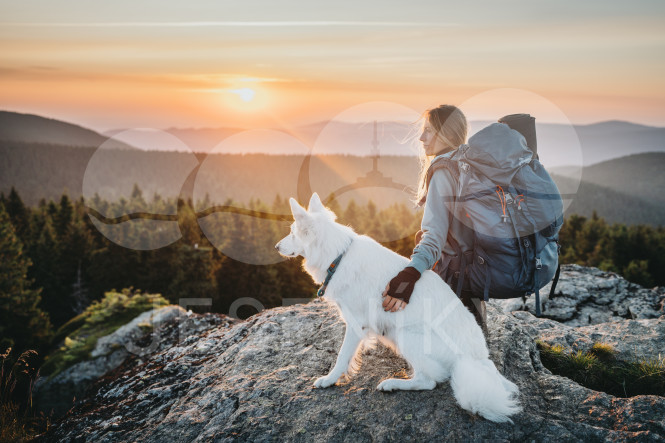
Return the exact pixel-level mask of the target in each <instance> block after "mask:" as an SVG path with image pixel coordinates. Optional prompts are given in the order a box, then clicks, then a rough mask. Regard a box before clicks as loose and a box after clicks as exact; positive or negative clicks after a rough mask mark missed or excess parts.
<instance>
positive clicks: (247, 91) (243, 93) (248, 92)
mask: <svg viewBox="0 0 665 443" xmlns="http://www.w3.org/2000/svg"><path fill="white" fill-rule="evenodd" d="M229 92H230V93H232V94H237V95H238V96H239V97H240V99H241V100H242V101H244V102H251V101H252V100H254V96H255V95H256V91H255V90H253V89H251V88H241V89H229Z"/></svg>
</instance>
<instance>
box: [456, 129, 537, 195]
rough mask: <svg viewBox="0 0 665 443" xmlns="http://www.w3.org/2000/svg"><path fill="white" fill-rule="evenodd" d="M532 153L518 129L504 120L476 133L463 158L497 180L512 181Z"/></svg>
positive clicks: (493, 179) (531, 156) (499, 181)
mask: <svg viewBox="0 0 665 443" xmlns="http://www.w3.org/2000/svg"><path fill="white" fill-rule="evenodd" d="M532 158H533V153H532V152H531V151H530V150H529V148H528V147H527V145H526V140H525V139H524V137H523V136H522V134H520V133H519V132H517V131H515V130H514V129H510V127H508V125H504V124H503V123H493V124H491V125H489V126H487V127H486V128H483V129H481V130H480V131H478V132H477V133H476V134H474V135H473V136H472V137H471V138H470V139H469V143H468V144H467V146H466V147H465V150H464V152H463V153H462V157H461V160H462V161H465V162H467V163H468V164H469V165H470V166H471V167H472V168H474V169H475V170H476V171H478V172H480V173H481V174H483V175H485V176H486V177H488V178H489V179H491V180H492V181H494V182H497V183H510V182H511V181H512V179H513V176H514V175H515V174H516V173H517V171H518V170H519V169H520V167H522V166H523V165H526V164H528V163H529V162H530V161H531V159H532Z"/></svg>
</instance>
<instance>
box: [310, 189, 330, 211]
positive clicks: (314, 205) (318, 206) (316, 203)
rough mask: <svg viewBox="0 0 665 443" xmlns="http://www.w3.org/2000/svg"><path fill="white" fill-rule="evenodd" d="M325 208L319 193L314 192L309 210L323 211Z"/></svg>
mask: <svg viewBox="0 0 665 443" xmlns="http://www.w3.org/2000/svg"><path fill="white" fill-rule="evenodd" d="M325 209H326V208H325V207H324V206H323V203H321V199H320V198H319V194H317V193H316V192H315V193H314V194H312V197H311V198H310V199H309V208H307V210H308V211H309V212H323V211H325Z"/></svg>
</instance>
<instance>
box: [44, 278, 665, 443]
mask: <svg viewBox="0 0 665 443" xmlns="http://www.w3.org/2000/svg"><path fill="white" fill-rule="evenodd" d="M590 272H591V277H590V279H591V278H593V279H595V278H596V275H595V271H590ZM488 313H489V330H490V338H489V340H488V345H489V347H490V351H491V358H492V360H493V361H494V362H495V364H496V365H497V368H498V369H499V370H500V371H501V372H502V373H503V374H504V375H505V376H506V377H507V378H508V379H510V380H512V381H514V382H515V383H516V384H517V385H518V386H519V388H520V392H521V396H520V401H521V404H522V406H523V412H521V413H520V414H518V415H516V416H515V417H514V420H515V423H514V425H511V424H495V423H492V422H489V421H487V420H484V419H482V418H479V417H477V416H472V415H470V414H469V413H467V412H466V411H464V410H463V409H461V408H460V407H459V406H457V404H456V402H455V400H454V398H453V396H452V390H451V388H450V385H449V384H448V383H443V384H440V385H438V386H437V387H436V388H435V389H434V390H432V391H414V392H405V391H398V392H391V393H385V392H379V391H376V389H375V388H376V386H377V385H378V383H379V382H380V381H381V380H382V379H385V378H387V377H392V376H395V375H397V376H406V375H407V374H408V367H407V364H406V362H405V361H404V360H402V359H401V358H399V357H397V356H395V355H394V354H392V353H391V352H390V351H389V350H387V349H385V348H383V347H381V346H377V347H374V348H372V347H368V348H366V349H364V350H363V352H362V354H361V355H362V362H361V366H360V370H359V372H358V374H356V375H355V376H353V377H351V378H350V379H347V380H342V381H340V382H338V383H337V384H336V385H335V386H333V387H331V388H328V389H314V388H312V386H311V385H312V383H313V381H314V380H315V379H316V378H317V377H319V376H321V375H324V374H326V373H327V372H328V370H329V369H330V368H331V367H332V365H333V364H334V362H335V358H336V355H337V351H338V349H339V347H340V346H341V341H342V338H343V333H344V327H345V326H344V324H343V322H342V321H341V319H340V317H339V315H338V313H337V310H336V309H335V308H334V307H332V306H330V305H328V304H327V303H326V302H325V301H323V300H315V301H312V302H310V303H308V304H306V305H296V306H290V307H286V308H275V309H271V310H268V311H263V312H262V313H259V314H257V315H255V316H253V317H250V318H249V319H248V320H246V321H245V322H242V323H239V324H237V325H234V326H233V327H231V328H220V327H216V326H212V327H209V328H204V329H202V330H200V331H199V332H195V331H194V330H192V332H191V334H190V335H189V336H187V337H184V336H181V340H179V341H171V342H173V343H174V344H173V345H172V346H168V347H164V348H160V349H159V350H157V351H155V352H154V353H152V354H149V355H147V356H145V357H139V356H136V355H130V356H129V357H128V358H127V359H126V360H125V361H124V363H123V364H121V365H120V366H119V367H117V368H116V369H115V370H113V371H111V372H110V373H108V374H107V375H105V376H104V377H102V378H101V379H100V380H99V381H98V382H97V383H96V384H95V386H93V387H92V388H91V389H90V391H89V393H90V395H89V396H88V397H87V398H85V399H84V400H83V401H82V402H80V403H79V404H77V405H76V406H75V407H74V408H73V409H72V410H71V411H69V413H68V414H67V416H65V417H64V418H63V419H62V420H61V421H59V422H57V423H55V424H54V425H53V426H52V427H51V429H50V430H49V431H48V432H47V433H46V434H44V435H42V436H40V437H39V438H38V441H83V440H85V441H95V442H111V441H139V440H140V441H143V442H162V441H284V440H288V441H291V440H295V441H354V442H355V441H396V440H398V441H403V440H416V441H448V440H451V441H477V440H487V439H491V440H497V441H606V440H635V441H665V397H660V396H646V395H644V396H637V397H632V398H618V397H613V396H611V395H608V394H605V393H602V392H597V391H593V390H591V389H587V388H585V387H582V386H580V385H579V384H577V383H575V382H573V381H571V380H569V379H567V378H564V377H560V376H556V375H553V374H552V373H550V371H548V370H547V369H546V368H544V367H543V365H542V363H541V361H540V356H539V353H538V351H537V348H536V345H535V339H536V338H539V337H549V338H550V339H551V340H559V339H560V340H562V341H564V342H565V343H568V341H569V338H568V337H571V339H570V340H572V343H578V342H579V343H581V342H583V340H582V337H587V338H589V339H590V340H592V339H593V338H592V336H593V334H596V333H597V334H601V336H604V337H609V336H610V335H612V334H614V335H612V337H614V336H616V337H619V336H620V335H621V334H622V333H623V332H631V333H633V335H634V337H638V335H639V334H640V332H641V331H642V332H644V331H652V332H651V336H650V337H652V338H653V340H657V339H658V338H659V337H660V338H662V336H663V327H664V321H663V319H651V320H637V321H629V322H627V323H625V324H624V325H622V326H607V325H605V324H604V325H599V326H587V327H585V328H573V327H570V326H562V325H560V324H559V323H557V322H555V321H553V320H550V319H537V318H535V317H534V316H533V315H531V314H529V313H528V312H515V313H503V312H501V311H500V310H499V309H497V308H496V307H494V306H489V308H488ZM194 317H197V316H196V315H194ZM169 328H170V329H169ZM621 328H623V329H621ZM165 330H167V333H173V331H174V330H175V327H174V326H168V327H167V328H165ZM557 330H560V331H561V332H560V335H559V336H556V337H555V332H556V331H557ZM168 331H171V332H168ZM578 332H579V334H580V338H577V335H576V334H577V333H578ZM610 332H611V333H612V334H610ZM548 334H549V335H548ZM603 334H604V335H603ZM557 337H558V338H557ZM166 341H168V340H166ZM619 341H620V340H619ZM661 343H662V341H661ZM652 344H653V342H652ZM655 346H662V344H659V345H658V344H655ZM629 351H630V346H629V345H627V346H626V348H625V349H623V348H622V352H626V353H628V352H629ZM644 352H646V347H645V350H644ZM651 352H655V350H652V351H651Z"/></svg>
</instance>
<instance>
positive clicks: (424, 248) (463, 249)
mask: <svg viewBox="0 0 665 443" xmlns="http://www.w3.org/2000/svg"><path fill="white" fill-rule="evenodd" d="M423 117H424V124H423V131H422V135H421V136H420V141H421V142H422V143H423V154H424V155H421V171H420V176H419V179H418V191H417V195H416V201H417V202H418V204H419V205H422V204H423V203H424V204H425V210H424V212H423V219H422V223H421V231H420V232H418V234H416V247H415V249H414V250H413V254H412V255H411V262H410V263H409V265H408V266H407V267H406V268H404V270H402V271H401V272H400V273H399V274H397V276H396V277H395V278H393V279H392V280H391V281H390V283H389V284H388V286H386V290H385V291H384V293H383V297H384V299H383V308H384V310H386V311H390V312H396V311H398V310H400V309H404V308H405V307H406V305H407V303H408V302H409V298H410V297H411V293H412V292H413V287H414V285H415V283H416V281H418V279H419V278H420V275H421V274H422V273H423V272H424V271H425V270H427V269H432V268H433V267H434V265H435V264H436V265H437V266H436V268H435V270H436V271H437V272H438V273H439V275H441V277H442V278H443V279H444V280H445V281H446V282H448V283H449V284H451V287H452V288H453V290H454V291H457V282H458V276H459V272H456V271H458V269H459V266H456V265H455V266H453V264H454V263H460V261H461V258H463V257H465V256H466V255H467V254H465V253H467V252H469V253H470V251H471V249H472V247H473V233H472V231H471V230H470V228H469V227H467V226H466V225H465V224H464V223H462V222H460V221H459V219H458V217H456V216H455V214H454V196H455V195H457V190H458V186H459V183H458V180H457V177H456V176H455V175H453V173H452V172H451V171H450V170H449V169H447V168H437V169H435V170H434V172H433V173H431V178H430V179H429V183H428V169H429V167H430V165H431V164H432V163H434V162H436V161H437V160H439V159H440V158H444V157H448V158H451V157H453V156H454V155H455V154H456V153H457V149H458V148H459V147H460V146H461V145H463V144H464V143H465V142H466V138H467V130H468V129H467V128H468V126H467V121H466V117H465V116H464V114H463V113H462V111H461V110H459V109H458V108H457V107H455V106H452V105H441V106H438V107H436V108H433V109H429V110H427V111H425V113H424V114H423ZM441 252H443V254H441ZM439 258H441V261H439ZM461 294H462V297H461V299H462V303H464V305H465V306H466V307H467V308H468V309H469V310H470V311H471V312H472V313H473V314H474V315H475V317H476V321H477V322H478V324H479V325H480V326H481V327H482V328H483V331H484V332H485V333H486V313H485V302H484V301H483V299H482V297H474V296H473V294H472V293H471V292H470V291H468V290H462V292H461Z"/></svg>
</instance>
